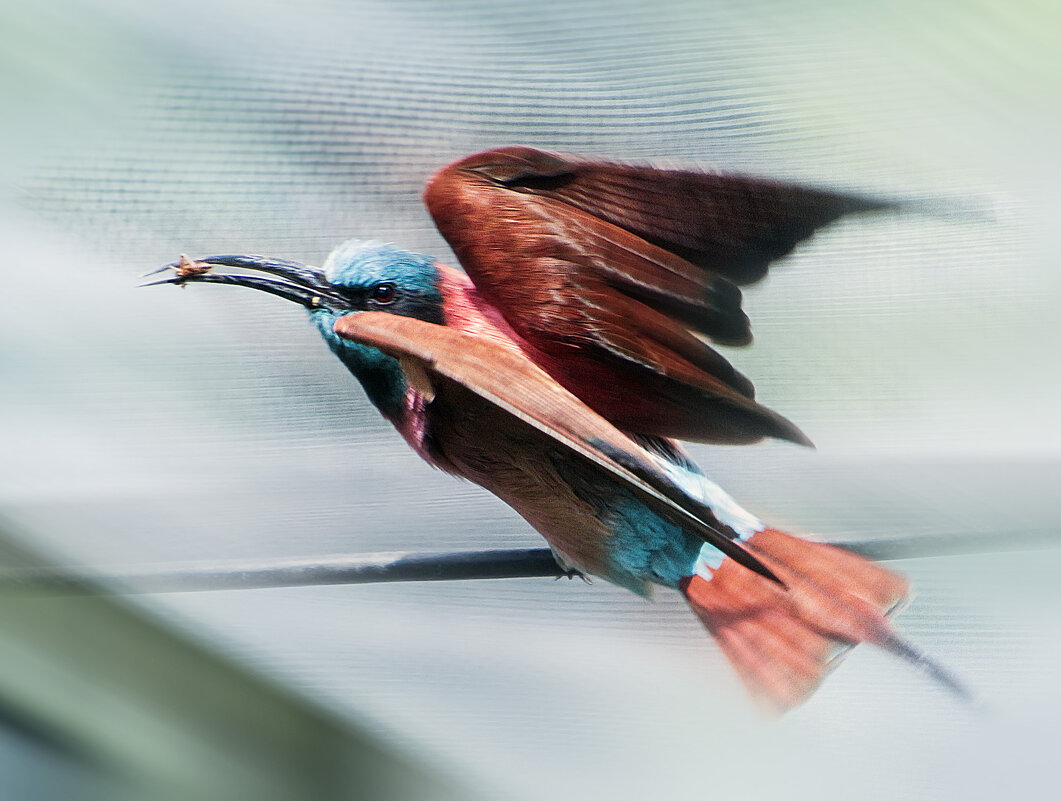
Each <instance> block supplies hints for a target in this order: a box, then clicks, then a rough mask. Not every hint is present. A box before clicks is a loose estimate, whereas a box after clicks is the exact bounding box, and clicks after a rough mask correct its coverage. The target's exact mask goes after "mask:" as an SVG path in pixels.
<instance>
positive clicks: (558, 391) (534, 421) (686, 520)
mask: <svg viewBox="0 0 1061 801" xmlns="http://www.w3.org/2000/svg"><path fill="white" fill-rule="evenodd" d="M335 333H336V334H338V335H339V336H341V337H343V338H345V339H350V340H353V341H355V342H360V343H363V344H366V345H371V346H373V347H376V348H379V349H380V350H382V351H383V352H384V353H387V354H389V355H391V356H393V357H395V358H396V359H398V360H399V362H402V363H403V367H404V369H406V370H408V369H409V362H410V361H412V362H414V363H415V366H416V370H417V371H422V373H424V374H426V375H427V376H428V379H429V380H430V381H431V382H432V384H433V385H434V389H435V390H436V391H439V392H442V391H445V389H446V383H447V382H450V381H454V382H457V383H459V384H460V385H461V386H463V387H465V388H467V389H469V390H471V391H472V392H473V393H474V394H475V395H477V396H479V397H480V398H482V399H483V400H484V401H486V402H488V403H492V404H494V405H495V406H497V407H498V408H500V409H501V410H502V411H504V412H507V413H508V414H509V415H511V424H512V425H514V426H518V425H527V426H531V427H532V428H534V429H537V430H538V431H539V432H541V433H543V434H545V435H546V436H548V437H550V438H551V439H552V440H553V441H554V442H555V443H556V444H557V445H558V446H560V447H562V448H564V449H566V450H568V451H570V452H573V453H575V454H577V455H578V456H580V457H581V458H583V459H585V460H586V461H587V462H588V463H589V464H590V465H591V466H593V467H595V468H596V469H599V470H602V471H604V472H606V473H608V474H610V475H611V476H612V477H613V478H614V479H615V480H617V481H619V482H621V483H622V484H623V485H625V486H626V487H627V488H628V489H630V490H632V491H634V492H635V493H636V494H637V495H638V496H640V497H641V498H642V500H644V501H645V502H646V503H647V504H648V505H649V507H650V508H652V509H654V510H656V511H657V512H659V513H660V514H661V515H663V516H664V517H665V518H667V519H668V520H671V521H673V522H675V523H677V524H678V525H680V526H682V527H683V528H685V529H686V530H688V531H690V532H692V533H694V534H696V535H698V536H700V537H701V538H702V539H703V540H704V541H705V542H709V543H711V544H712V545H714V546H715V547H716V548H718V549H719V550H720V551H722V552H723V553H725V554H726V555H727V556H731V557H733V559H734V560H736V561H737V562H738V563H740V564H742V565H744V566H745V567H747V568H749V569H750V570H754V571H755V572H756V573H759V574H760V575H763V576H766V577H767V578H770V579H773V580H774V581H777V578H776V577H775V576H774V575H773V573H771V571H770V570H769V569H767V568H766V567H765V566H764V565H763V564H762V563H761V562H760V561H759V560H758V559H756V558H755V557H754V556H753V555H752V554H750V553H749V552H748V551H746V550H745V549H744V548H743V546H742V545H741V544H740V542H739V541H737V540H735V539H733V536H732V532H731V531H730V530H729V529H727V528H726V527H725V526H723V525H722V524H721V523H719V522H718V520H717V519H716V518H715V517H714V515H713V513H712V512H711V510H710V508H709V507H707V506H704V505H703V504H701V503H700V502H699V501H697V500H695V499H693V498H691V497H690V496H689V495H688V494H687V493H685V492H684V491H683V490H682V489H681V488H679V487H678V486H677V485H676V484H674V483H673V481H671V479H670V478H668V477H667V476H666V475H665V474H664V473H662V472H661V471H660V470H659V469H658V468H657V467H656V465H655V462H654V460H653V458H652V457H651V456H650V455H649V453H648V452H647V451H645V450H644V449H643V448H642V447H641V446H640V445H638V444H637V443H636V442H634V441H633V440H632V439H630V438H629V437H628V436H626V435H625V434H623V433H622V432H621V431H619V430H618V429H616V428H615V427H614V426H613V425H611V424H610V423H609V422H608V421H607V420H605V419H604V418H602V417H601V416H600V415H598V414H597V413H596V412H594V411H593V410H592V409H590V408H589V407H588V406H586V404H584V403H582V402H581V401H580V400H579V399H578V398H576V397H575V396H574V395H572V394H571V393H569V392H567V391H566V390H564V389H563V388H562V387H560V386H559V385H557V383H556V382H555V381H554V380H553V379H552V378H551V377H550V376H549V375H548V374H546V373H545V372H544V371H543V370H541V369H540V368H539V367H537V366H536V365H535V364H534V363H533V362H532V361H531V360H530V359H529V358H528V357H526V356H525V355H524V354H522V353H521V352H519V351H516V350H512V349H508V348H504V347H502V346H500V345H498V344H497V343H495V342H493V341H491V340H489V339H486V338H483V337H478V336H475V335H474V334H467V333H464V332H462V331H457V330H455V329H453V328H447V327H446V326H441V325H435V324H433V323H428V322H424V321H423V320H417V319H415V318H412V317H401V316H398V315H394V314H387V313H386V312H359V313H357V314H350V315H347V316H345V317H341V318H340V319H339V320H338V321H337V322H336V323H335ZM779 583H780V582H779Z"/></svg>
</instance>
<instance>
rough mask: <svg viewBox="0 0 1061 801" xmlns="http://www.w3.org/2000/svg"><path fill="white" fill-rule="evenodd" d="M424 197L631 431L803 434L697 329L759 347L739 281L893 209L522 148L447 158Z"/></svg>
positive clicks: (497, 292) (573, 384)
mask: <svg viewBox="0 0 1061 801" xmlns="http://www.w3.org/2000/svg"><path fill="white" fill-rule="evenodd" d="M424 199H425V202H426V203H427V206H428V209H429V210H430V211H431V215H432V216H433V217H434V220H435V224H436V225H437V226H438V228H439V230H440V231H441V232H442V235H443V236H444V237H445V238H446V240H447V241H448V242H449V244H450V245H451V246H452V248H453V250H454V252H455V253H456V254H457V257H458V258H459V259H460V262H461V264H462V266H463V267H464V269H465V270H466V271H467V273H468V275H469V276H470V277H471V279H472V280H473V281H474V282H475V285H476V287H477V288H478V289H479V290H480V292H481V293H482V294H483V296H484V297H485V298H486V299H487V300H488V301H489V302H490V303H492V304H493V305H495V306H496V307H497V308H498V309H499V310H500V312H501V314H502V315H503V316H504V317H505V319H506V320H507V321H508V323H509V325H511V326H512V327H513V329H515V331H516V332H517V333H518V334H519V335H520V336H522V337H523V338H524V339H525V340H526V341H527V343H528V344H529V345H530V346H531V349H532V351H534V352H533V353H531V355H532V357H533V358H534V359H535V361H536V362H537V363H538V364H539V365H540V366H542V367H543V368H544V369H545V370H546V371H547V372H548V373H549V374H550V375H552V376H553V377H554V378H555V379H556V380H557V381H558V382H560V383H561V384H563V385H564V386H565V387H566V388H567V389H569V390H570V391H571V392H573V393H574V394H575V395H577V396H578V397H579V398H581V399H582V400H583V401H585V402H586V403H587V404H589V405H590V406H592V407H593V408H594V409H595V410H596V411H598V412H599V413H600V414H602V415H603V416H605V417H606V418H608V419H609V420H611V421H612V422H613V423H615V424H616V425H618V426H619V427H620V428H623V429H626V430H630V431H634V432H637V433H643V434H657V435H664V436H672V437H677V438H679V439H692V440H702V441H709V442H751V441H755V440H757V439H760V438H761V437H763V436H774V437H780V438H783V439H789V440H792V441H795V442H802V443H805V444H809V443H807V440H806V438H805V437H804V436H803V434H802V433H801V432H800V431H799V430H798V429H797V428H796V427H795V426H794V425H793V424H792V423H791V422H789V421H788V420H786V419H785V418H783V417H781V416H780V415H778V414H776V413H774V412H771V411H769V410H768V409H766V408H764V407H763V406H760V405H759V404H757V403H756V402H755V401H754V390H753V388H752V385H751V382H750V381H748V379H747V378H745V377H744V376H743V375H741V374H740V373H738V372H737V371H736V370H734V368H733V367H732V366H731V365H730V364H729V363H728V362H727V361H726V360H725V359H724V358H723V357H722V356H720V355H719V354H718V353H717V352H716V351H714V350H713V349H712V348H711V347H709V346H708V345H707V344H706V343H705V342H704V341H703V340H702V339H700V338H698V337H697V336H696V334H700V335H703V336H706V337H708V338H710V339H711V340H713V341H715V342H718V343H722V344H730V345H740V344H747V343H748V342H750V341H751V331H750V328H749V323H748V318H747V316H746V315H745V313H744V311H743V310H742V309H741V292H740V289H739V288H738V285H740V284H747V283H750V282H753V281H757V280H758V279H760V278H762V277H763V275H765V274H766V271H767V269H768V267H769V265H770V263H771V262H772V261H773V260H775V259H777V258H780V257H781V256H784V255H785V254H786V253H788V252H790V251H791V250H792V249H793V248H794V247H795V245H796V244H797V243H798V242H799V241H800V240H802V239H805V238H806V237H808V236H810V235H811V234H812V233H813V232H814V231H815V230H816V229H817V228H820V227H821V226H823V225H826V224H827V223H829V222H832V221H833V220H836V219H837V218H839V217H840V216H842V215H844V214H847V213H850V212H856V211H866V210H872V209H879V208H883V207H886V206H888V205H891V204H888V203H882V202H879V201H874V200H868V199H865V198H859V197H854V196H850V195H843V194H837V193H833V192H826V191H821V190H815V189H808V188H803V187H798V186H791V185H787V184H781V183H776V182H771V181H766V180H762V179H758V178H750V177H745V176H737V175H725V174H717V173H705V172H695V171H676V170H662V169H656V168H653V167H639V166H630V165H624V164H615V163H609V162H601V161H588V160H582V159H577V158H573V157H568V156H559V155H555V154H551V153H544V152H541V151H538V150H534V149H531V148H526V147H508V148H501V149H498V150H491V151H487V152H485V153H480V154H477V155H474V156H469V157H467V158H465V159H462V160H461V161H458V162H455V163H453V164H451V165H449V166H448V167H445V168H443V169H442V170H441V171H440V172H438V173H437V174H436V175H435V176H434V177H433V178H432V179H431V181H430V182H429V184H428V187H427V190H426V192H425V194H424Z"/></svg>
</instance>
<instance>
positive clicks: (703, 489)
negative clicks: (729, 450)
mask: <svg viewBox="0 0 1061 801" xmlns="http://www.w3.org/2000/svg"><path fill="white" fill-rule="evenodd" d="M660 465H661V466H662V467H663V469H664V470H666V471H667V475H668V476H670V478H671V480H672V481H674V483H675V484H677V485H678V486H679V487H681V488H682V489H683V490H685V491H686V492H687V493H689V495H691V496H692V497H694V498H696V499H697V500H699V501H700V502H701V503H703V504H705V505H706V506H708V507H710V508H711V511H712V512H714V514H715V517H717V518H718V521H719V522H720V523H724V524H725V525H727V526H729V527H730V528H731V529H733V531H735V532H736V534H737V536H738V537H739V538H740V539H742V540H746V539H748V538H749V537H751V536H752V534H755V533H756V532H757V531H762V530H763V529H764V528H765V526H764V525H763V523H762V521H761V520H759V518H757V517H756V516H755V515H753V514H752V513H751V512H749V511H748V510H747V509H745V508H744V507H743V506H741V505H740V504H739V503H737V502H736V501H735V500H733V498H732V497H730V495H729V494H728V493H727V492H726V491H725V490H724V489H722V487H720V486H719V485H718V484H716V483H715V482H714V481H712V480H711V479H709V478H707V476H704V475H701V474H700V473H694V472H692V471H691V470H686V469H685V468H684V467H680V466H679V465H676V464H673V463H672V462H666V461H662V460H660ZM725 558H726V556H725V554H723V553H722V551H720V550H719V549H718V548H716V547H715V546H714V545H710V544H708V543H706V542H705V543H704V544H703V545H702V546H701V547H700V553H699V555H698V556H697V557H696V562H695V563H694V565H693V571H694V572H695V573H696V574H697V575H698V576H701V577H703V578H705V579H708V580H710V578H711V575H712V573H713V572H714V571H715V570H718V568H719V566H720V565H721V564H722V560H723V559H725Z"/></svg>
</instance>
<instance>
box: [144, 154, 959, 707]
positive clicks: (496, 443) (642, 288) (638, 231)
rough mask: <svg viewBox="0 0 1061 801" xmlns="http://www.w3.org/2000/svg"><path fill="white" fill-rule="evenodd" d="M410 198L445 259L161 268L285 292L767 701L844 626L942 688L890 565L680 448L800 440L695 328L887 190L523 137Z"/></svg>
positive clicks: (875, 204) (803, 679) (419, 431)
mask: <svg viewBox="0 0 1061 801" xmlns="http://www.w3.org/2000/svg"><path fill="white" fill-rule="evenodd" d="M424 199H425V201H426V203H427V207H428V209H429V210H430V212H431V215H432V217H433V218H434V220H435V223H436V225H437V226H438V229H439V231H441V233H442V235H443V236H444V237H445V239H446V240H447V242H448V243H449V244H450V246H451V247H452V249H453V251H454V252H455V253H456V255H457V258H458V259H459V261H460V264H461V266H462V267H463V268H464V272H463V273H462V272H460V271H457V270H455V269H452V268H450V267H447V266H444V265H443V264H441V263H439V262H438V261H436V260H435V259H433V258H431V257H429V256H425V255H421V254H419V253H413V252H410V251H408V250H404V249H402V248H399V247H397V246H395V245H391V244H384V243H381V242H377V241H358V240H352V241H349V242H346V243H345V244H342V245H340V246H339V247H338V248H336V249H335V250H334V251H333V252H332V253H331V255H329V256H328V258H327V260H326V261H325V263H324V265H323V267H322V268H321V269H317V268H313V267H309V266H306V265H304V264H301V263H298V262H293V261H287V260H283V259H274V258H267V257H263V256H216V257H210V258H205V259H200V260H195V261H192V260H188V259H186V258H182V260H181V261H180V262H176V263H174V264H171V265H168V267H167V268H168V269H173V270H174V271H175V274H174V275H173V276H172V277H170V278H167V279H165V281H163V282H162V283H174V284H186V283H224V284H233V285H236V286H243V287H251V288H253V289H258V290H262V291H265V292H269V293H271V294H273V295H277V296H279V297H281V298H286V299H287V300H291V301H294V302H295V303H298V304H300V305H302V306H304V307H305V308H306V309H308V311H309V315H310V319H311V320H312V322H313V324H314V325H315V326H316V328H317V330H318V331H319V332H320V334H321V336H322V337H323V338H324V340H325V342H326V343H327V344H328V346H329V347H330V348H331V350H332V351H333V352H334V353H335V355H336V356H337V357H338V358H339V359H340V360H341V361H342V362H343V364H344V365H346V367H347V368H348V369H349V370H350V372H351V373H353V375H354V376H355V377H356V378H357V379H358V380H359V381H360V382H361V385H362V386H363V387H364V390H365V392H366V394H367V395H368V398H369V400H370V401H371V402H372V403H373V404H375V406H376V407H377V408H378V409H379V411H380V412H381V413H382V414H383V416H384V417H386V418H387V419H388V420H389V421H390V422H391V423H393V424H394V426H395V428H396V429H397V430H398V431H399V432H400V434H401V435H402V437H404V438H405V440H406V441H407V442H408V443H409V444H410V445H411V446H412V447H413V448H414V449H415V450H416V452H417V453H418V454H420V456H422V457H423V458H424V460H425V461H427V462H428V463H429V464H431V465H433V466H435V467H437V468H440V469H442V470H444V471H446V472H448V473H452V474H453V475H456V476H460V477H462V478H466V479H469V480H471V481H473V482H475V483H476V484H479V485H480V486H482V487H485V488H486V489H488V490H490V491H491V492H493V493H494V494H495V495H497V496H498V497H500V498H501V499H502V500H504V501H505V502H506V503H508V504H509V505H510V506H511V507H512V508H513V509H515V510H516V511H517V512H518V513H519V514H520V515H521V516H522V517H523V518H525V519H526V520H527V521H528V522H529V523H530V524H531V525H532V526H533V527H534V528H535V529H537V530H538V531H539V532H540V533H541V534H542V536H544V537H545V539H546V540H547V541H548V542H549V545H550V546H551V548H552V550H553V553H554V554H555V556H556V558H557V560H558V562H559V563H560V564H561V565H563V566H565V567H569V568H572V569H576V570H578V571H580V572H582V573H584V574H588V575H594V576H601V577H603V578H605V579H607V580H608V581H611V582H614V583H616V584H618V585H621V586H623V587H626V588H628V589H630V590H633V591H634V592H637V593H641V594H647V592H648V591H649V589H650V588H651V586H652V585H663V586H665V587H670V588H673V589H676V590H678V591H679V592H681V593H682V594H683V595H684V597H685V598H686V600H687V601H688V603H689V606H690V607H691V608H692V610H693V611H694V612H695V613H696V615H697V616H698V617H699V619H700V620H701V621H702V622H703V624H704V626H706V628H707V629H708V630H709V631H710V632H711V634H713V635H714V637H715V638H716V640H717V641H718V643H719V646H720V647H721V648H722V650H723V652H724V653H725V655H726V656H727V657H728V659H729V661H730V662H731V663H732V664H733V665H734V666H735V668H736V669H737V672H738V673H739V675H740V676H741V678H742V679H743V680H744V681H745V683H746V684H747V685H748V686H749V688H750V689H751V690H752V692H753V693H754V694H755V695H757V696H759V697H760V698H763V699H765V700H767V701H768V702H770V703H771V704H773V705H774V706H776V707H777V708H780V709H784V708H787V707H790V706H792V705H794V704H797V703H799V702H800V701H802V700H803V699H804V698H806V697H807V696H808V695H809V694H810V693H811V692H812V691H813V690H814V689H815V687H817V686H818V684H819V682H820V681H821V679H822V677H823V676H824V674H825V672H826V671H827V669H828V668H829V667H830V665H831V664H832V663H834V662H835V661H836V659H837V658H838V656H839V655H840V654H842V653H843V652H844V651H846V650H847V649H848V648H849V647H850V646H852V645H855V644H858V643H862V642H870V643H874V644H876V645H878V646H881V647H883V648H885V649H887V650H889V651H891V652H893V653H896V654H898V655H900V656H902V657H904V658H906V659H908V660H910V661H912V662H915V663H917V664H918V665H920V666H921V667H922V668H924V669H925V670H926V671H928V672H929V673H930V674H932V675H933V676H934V677H935V678H936V679H937V680H939V681H941V682H942V683H944V684H946V685H948V686H950V687H951V688H952V689H955V690H956V691H959V692H961V688H960V686H959V685H958V684H957V682H956V681H955V680H954V679H953V678H952V677H951V676H950V674H948V673H947V672H946V671H944V670H943V669H942V668H940V667H938V666H937V665H935V663H933V662H931V661H930V660H928V659H927V658H926V657H925V656H923V655H922V654H921V653H920V652H919V651H917V650H916V649H915V648H914V647H913V646H912V645H910V644H909V643H908V642H906V641H905V640H903V639H902V638H901V637H900V636H899V635H898V634H897V632H896V631H895V629H894V628H893V627H892V625H891V621H890V620H889V615H890V613H892V612H893V611H894V610H896V609H897V608H898V607H900V606H901V605H902V604H903V603H904V601H905V600H906V598H907V596H908V592H909V587H908V584H907V582H906V581H905V580H904V579H903V578H901V577H900V576H898V575H896V574H895V573H892V572H891V571H888V570H886V569H884V568H882V567H880V566H878V565H876V564H873V563H872V562H870V561H868V560H866V559H864V558H862V557H860V556H857V555H855V554H853V553H851V552H849V551H845V550H843V549H841V548H837V547H833V546H830V545H826V544H822V543H816V542H810V541H807V540H804V539H800V538H798V537H795V536H792V535H790V534H786V533H783V532H781V531H779V530H776V529H774V528H771V527H770V526H768V525H767V524H765V523H763V522H762V521H760V520H759V519H758V518H757V517H755V516H754V515H753V514H751V513H750V512H748V511H746V510H745V509H743V508H742V507H741V506H740V505H738V504H737V502H736V501H735V500H733V499H732V498H731V497H730V496H729V495H727V494H726V493H725V492H724V491H723V490H722V489H721V488H720V487H719V486H718V485H716V484H714V483H713V482H712V481H710V480H709V479H708V478H707V477H706V476H705V475H704V474H703V472H702V471H701V470H700V468H699V467H697V466H696V464H695V463H694V462H693V461H692V460H691V459H690V458H689V456H688V455H687V454H686V452H685V451H684V450H683V449H682V447H681V446H680V445H679V444H678V443H677V440H689V441H694V442H705V443H729V444H737V443H752V442H756V441H758V440H761V439H762V438H764V437H776V438H780V439H784V440H789V441H791V442H794V443H799V444H803V445H808V444H810V443H809V440H808V439H807V438H806V437H805V436H804V434H803V433H802V432H801V431H800V430H799V429H798V428H797V427H796V426H795V425H794V424H793V423H791V422H790V421H789V420H787V419H785V418H784V417H782V416H781V415H779V414H777V413H776V412H773V411H771V410H769V409H767V408H766V407H764V406H762V405H760V404H759V403H758V402H756V400H755V398H754V391H753V388H752V384H751V382H750V381H749V380H748V379H747V378H745V377H744V376H743V375H741V374H740V373H739V372H737V370H735V369H734V368H733V366H732V365H730V363H729V362H727V361H726V360H725V359H724V358H723V357H722V356H721V355H720V354H719V353H718V352H717V351H716V350H714V349H713V348H712V347H711V346H710V345H709V344H708V341H712V342H715V343H720V344H726V345H745V344H748V343H749V342H750V341H751V333H750V328H749V321H748V318H747V316H746V315H745V314H744V312H743V310H742V308H741V290H740V289H739V287H740V286H742V285H745V284H750V283H754V282H755V281H757V280H759V279H760V278H762V277H763V276H764V275H765V274H766V272H767V270H768V268H769V266H770V264H771V263H772V262H773V261H774V260H776V259H778V258H780V257H782V256H784V255H786V254H787V253H789V252H790V251H791V250H792V249H793V248H794V247H795V246H796V245H797V243H799V242H800V241H801V240H803V239H805V238H807V237H809V236H810V235H811V234H812V233H813V232H814V231H815V230H817V229H818V228H820V227H822V226H824V225H827V224H829V223H830V222H833V221H835V220H837V219H838V218H840V217H842V216H843V215H846V214H851V213H858V212H868V211H874V210H880V209H885V208H889V207H892V206H895V205H897V204H894V203H891V202H884V201H877V200H872V199H867V198H863V197H858V196H855V195H849V194H844V193H838V192H831V191H823V190H818V189H810V188H806V187H800V186H794V185H789V184H784V183H778V182H773V181H768V180H763V179H760V178H752V177H747V176H741V175H732V174H724V173H711V172H702V171H694V170H669V169H658V168H655V167H648V166H632V165H626V164H619V163H612V162H605V161H595V160H587V159H582V158H577V157H573V156H566V155H557V154H552V153H545V152H542V151H538V150H534V149H531V148H527V147H506V148H501V149H497V150H491V151H487V152H484V153H479V154H477V155H473V156H469V157H467V158H464V159H462V160H460V161H457V162H455V163H453V164H450V165H449V166H447V167H444V168H443V169H442V170H440V171H439V172H438V173H437V174H435V175H434V176H433V177H432V178H431V179H430V180H429V182H428V185H427V189H426V191H425V194H424ZM167 268H163V269H167ZM220 268H238V269H241V270H244V271H250V272H252V273H264V274H265V275H253V274H251V275H248V274H246V272H241V273H231V272H218V270H219V269H220ZM270 276H271V277H270Z"/></svg>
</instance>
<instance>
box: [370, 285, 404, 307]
mask: <svg viewBox="0 0 1061 801" xmlns="http://www.w3.org/2000/svg"><path fill="white" fill-rule="evenodd" d="M397 295H398V287H396V286H395V285H394V284H393V283H391V282H390V281H384V282H382V283H379V284H376V285H375V286H374V287H372V290H371V291H370V292H369V295H368V296H369V298H370V299H371V300H373V301H375V302H376V303H380V304H383V305H386V304H388V303H393V302H394V298H395V297H397Z"/></svg>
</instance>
